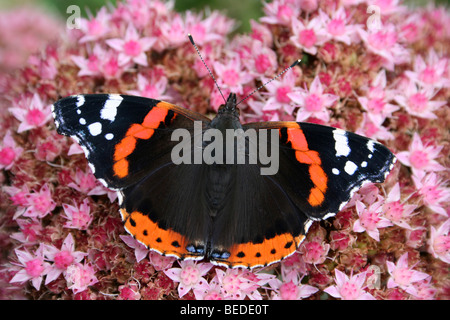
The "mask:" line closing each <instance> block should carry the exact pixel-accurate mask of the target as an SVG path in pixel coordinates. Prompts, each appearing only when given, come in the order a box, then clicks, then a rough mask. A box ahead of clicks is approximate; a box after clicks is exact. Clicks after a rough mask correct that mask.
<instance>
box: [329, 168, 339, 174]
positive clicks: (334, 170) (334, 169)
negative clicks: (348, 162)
mask: <svg viewBox="0 0 450 320" xmlns="http://www.w3.org/2000/svg"><path fill="white" fill-rule="evenodd" d="M331 172H333V174H335V175H338V174H339V173H341V172H340V171H339V169H336V168H333V170H331Z"/></svg>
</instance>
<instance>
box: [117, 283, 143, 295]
mask: <svg viewBox="0 0 450 320" xmlns="http://www.w3.org/2000/svg"><path fill="white" fill-rule="evenodd" d="M139 289H140V285H139V283H138V282H136V281H130V282H128V283H127V284H124V285H121V286H119V297H118V299H119V300H140V299H141V294H140V292H139Z"/></svg>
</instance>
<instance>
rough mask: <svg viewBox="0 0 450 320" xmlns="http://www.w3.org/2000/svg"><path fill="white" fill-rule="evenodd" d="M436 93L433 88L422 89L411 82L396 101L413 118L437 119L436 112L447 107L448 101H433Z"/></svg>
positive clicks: (396, 97) (398, 95)
mask: <svg viewBox="0 0 450 320" xmlns="http://www.w3.org/2000/svg"><path fill="white" fill-rule="evenodd" d="M435 93H436V92H434V89H433V88H432V87H428V88H420V87H418V86H417V85H416V84H415V83H414V82H412V81H411V82H410V83H409V84H408V85H407V86H406V89H405V90H404V91H402V92H401V93H399V94H397V95H396V96H395V101H396V102H397V103H398V104H399V105H400V106H402V107H403V108H404V109H405V111H407V112H408V113H409V114H411V115H413V116H416V117H419V118H425V119H437V116H436V114H435V113H434V111H436V110H438V109H440V108H441V107H443V106H444V105H446V104H447V101H439V100H438V101H435V100H432V99H433V97H434V95H435Z"/></svg>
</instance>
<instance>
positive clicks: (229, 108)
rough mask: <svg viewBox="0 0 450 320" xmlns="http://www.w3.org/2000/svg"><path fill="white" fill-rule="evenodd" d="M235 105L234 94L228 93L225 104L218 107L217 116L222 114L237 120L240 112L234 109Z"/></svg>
mask: <svg viewBox="0 0 450 320" xmlns="http://www.w3.org/2000/svg"><path fill="white" fill-rule="evenodd" d="M236 103H237V100H236V94H235V93H230V95H229V96H228V99H227V102H226V104H222V105H221V106H220V107H219V112H218V114H222V115H225V114H227V115H231V116H234V117H237V118H239V115H240V111H239V108H237V107H236Z"/></svg>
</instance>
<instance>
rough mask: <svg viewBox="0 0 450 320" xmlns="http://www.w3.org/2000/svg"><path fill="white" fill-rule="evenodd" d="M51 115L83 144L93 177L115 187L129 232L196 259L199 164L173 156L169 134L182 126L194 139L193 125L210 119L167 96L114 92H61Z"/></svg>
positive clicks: (201, 233) (200, 221) (200, 231)
mask: <svg viewBox="0 0 450 320" xmlns="http://www.w3.org/2000/svg"><path fill="white" fill-rule="evenodd" d="M53 116H54V118H55V123H56V125H57V130H58V133H60V134H64V135H68V136H71V137H73V138H74V139H75V140H77V141H78V143H79V144H80V145H81V147H82V148H83V149H84V151H85V154H86V157H87V159H88V161H89V164H90V167H91V168H92V170H93V171H94V174H95V176H96V177H97V178H98V179H99V180H100V181H102V182H103V184H105V186H107V187H108V188H111V189H116V190H118V195H119V202H120V205H121V209H120V212H121V215H122V218H123V220H124V222H125V228H126V229H127V231H128V232H129V233H130V234H132V235H133V236H134V237H135V238H136V239H137V240H139V241H140V242H142V243H143V244H145V245H146V246H147V247H149V248H151V249H153V250H155V251H158V252H160V253H162V254H167V255H172V256H176V257H179V258H195V259H199V258H201V257H202V256H203V255H204V254H205V249H204V245H205V239H206V238H207V235H206V234H205V232H206V231H205V230H207V228H208V226H207V224H208V223H209V219H208V218H206V217H205V214H207V212H206V209H204V208H202V205H203V204H202V202H199V201H198V194H201V193H202V192H203V191H202V190H201V188H202V186H200V185H199V184H198V179H200V178H199V177H201V175H202V172H201V171H202V170H203V169H202V168H201V166H196V165H175V164H174V163H173V161H172V150H173V149H174V147H175V146H177V145H178V144H179V143H180V141H179V140H177V139H174V141H172V134H173V133H174V130H176V129H183V130H185V131H184V132H185V133H186V132H187V136H188V137H189V139H192V140H193V139H194V126H196V125H197V126H198V127H199V129H200V132H201V131H202V130H203V127H206V126H207V125H208V123H209V122H210V120H209V119H208V118H206V117H204V116H202V115H200V114H198V113H195V112H191V111H189V110H186V109H184V108H180V107H177V106H175V105H172V104H169V103H166V102H162V101H158V100H153V99H147V98H142V97H135V96H127V95H116V94H94V95H78V96H71V97H67V98H64V99H61V100H59V101H58V102H56V103H55V104H54V106H53ZM189 145H191V144H189ZM191 151H192V153H193V151H194V150H191ZM193 240H195V241H193ZM191 244H192V245H193V247H192V246H190V245H191ZM201 244H202V245H203V247H201V246H202V245H201ZM202 248H203V249H202ZM188 250H191V251H188Z"/></svg>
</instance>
